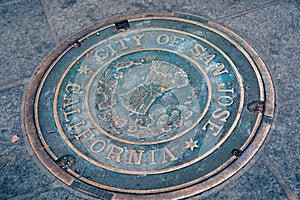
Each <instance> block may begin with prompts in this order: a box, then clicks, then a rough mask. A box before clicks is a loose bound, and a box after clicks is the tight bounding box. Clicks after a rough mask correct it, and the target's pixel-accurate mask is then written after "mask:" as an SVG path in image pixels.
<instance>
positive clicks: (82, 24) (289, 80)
mask: <svg viewBox="0 0 300 200" xmlns="http://www.w3.org/2000/svg"><path fill="white" fill-rule="evenodd" d="M153 11H180V12H187V13H191V14H196V15H200V16H203V17H207V18H209V19H211V20H213V21H216V22H218V23H220V24H222V25H224V26H225V27H227V28H229V29H231V30H232V31H234V32H235V33H237V34H238V35H239V36H241V37H242V38H244V39H245V40H246V41H247V42H248V43H249V44H250V45H251V46H252V47H253V48H254V49H255V50H256V51H257V52H258V53H259V55H260V56H261V58H262V59H263V60H264V62H265V64H266V66H267V68H268V69H269V71H270V74H271V76H272V78H273V82H274V86H275V91H276V115H275V119H274V122H273V126H272V128H271V131H270V133H269V135H268V137H267V140H266V141H265V143H264V145H263V147H262V148H261V149H260V150H259V152H258V154H256V156H255V157H254V159H252V160H251V162H250V163H248V164H247V166H246V167H245V168H244V169H243V170H241V171H240V172H239V173H238V174H236V175H235V176H234V177H232V178H231V179H229V180H227V181H226V182H225V183H223V184H221V185H219V186H217V187H216V188H214V189H212V190H210V191H207V192H205V193H203V194H201V195H198V196H196V197H192V198H191V199H300V134H299V133H300V125H299V124H300V115H299V110H300V89H299V88H300V83H299V82H300V81H299V75H300V66H299V61H298V59H299V55H300V48H299V46H300V2H299V1H298V0H293V1H270V0H262V1H250V0H245V1H234V0H227V1H225V0H214V1H209V0H199V1H198V0H162V1H157V0H127V1H121V0H115V1H112V0H111V1H110V0H102V1H96V0H87V1H76V0H53V1H51V0H0V16H1V17H0V38H1V39H0V49H1V51H0V77H1V79H0V109H1V110H0V111H1V112H0V138H1V139H0V199H55V198H56V199H94V198H93V197H90V196H88V195H86V194H83V193H80V192H78V191H76V190H73V189H72V188H70V187H68V186H66V185H65V184H64V183H62V182H60V181H59V180H58V179H56V178H55V177H54V176H53V175H52V174H51V173H50V172H48V171H47V170H46V169H45V167H44V166H43V165H42V164H41V163H40V161H39V160H38V159H37V158H36V156H35V155H34V153H33V151H32V150H31V149H30V145H29V142H28V139H27V138H26V137H27V136H26V133H25V132H24V127H23V116H22V112H23V103H24V96H25V94H26V90H27V88H28V85H29V83H30V81H31V77H32V76H33V74H34V72H35V70H36V69H37V68H38V67H39V65H40V64H41V63H42V62H43V59H45V58H46V57H47V55H48V54H49V53H50V52H51V51H53V50H54V49H55V47H56V46H57V45H59V44H60V43H62V42H63V41H65V40H66V39H68V38H69V37H71V36H72V35H73V34H75V33H77V32H79V31H80V30H82V29H84V28H86V27H87V26H89V25H92V24H94V23H95V22H98V21H100V20H104V19H107V18H110V17H113V16H118V15H128V14H134V13H141V12H153ZM14 135H18V137H19V138H20V139H19V140H18V141H17V142H12V141H11V139H12V137H13V136H14Z"/></svg>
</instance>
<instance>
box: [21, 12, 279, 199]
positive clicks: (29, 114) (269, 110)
mask: <svg viewBox="0 0 300 200" xmlns="http://www.w3.org/2000/svg"><path fill="white" fill-rule="evenodd" d="M175 15H179V16H178V17H179V18H184V17H193V19H201V20H203V19H204V18H202V17H198V16H195V15H190V14H185V13H180V12H176V13H173V12H168V13H162V12H154V13H142V14H135V15H130V16H123V17H116V18H112V19H109V20H105V21H102V22H100V23H97V24H95V25H93V26H91V27H89V28H87V29H85V30H84V31H81V32H80V33H78V34H76V35H75V36H73V37H71V38H70V39H69V40H67V41H66V42H64V43H62V44H61V45H60V46H59V47H57V48H56V49H55V50H54V51H53V52H52V53H51V54H50V56H48V57H47V58H46V60H44V62H43V63H42V65H41V67H40V68H38V70H37V71H36V73H35V74H34V76H33V77H32V82H31V83H30V86H29V87H28V91H27V95H26V98H25V103H24V123H25V129H26V133H27V136H28V139H29V142H30V145H31V147H32V149H33V150H34V152H35V154H36V155H37V157H38V158H39V160H40V161H41V162H42V163H43V165H44V166H46V168H47V169H48V170H49V171H51V172H52V174H54V175H55V176H56V177H57V178H59V179H60V180H62V181H63V182H65V183H66V184H68V185H71V184H72V183H73V181H74V180H75V179H76V178H74V177H73V176H72V175H70V174H68V173H66V172H65V171H64V170H62V169H61V168H59V167H58V166H57V165H56V164H55V162H54V161H53V160H52V159H49V155H48V153H47V151H46V150H45V148H47V146H42V145H41V143H40V142H39V140H40V139H39V138H38V136H37V134H36V131H37V130H36V126H35V123H34V120H33V118H34V113H33V110H34V108H33V102H34V99H35V95H36V92H37V91H36V89H37V85H39V83H40V81H41V79H42V77H43V76H44V73H45V72H46V70H47V68H48V66H49V65H51V63H52V62H53V61H54V60H56V59H57V57H58V55H60V54H61V53H62V52H63V51H65V50H66V49H68V48H69V47H70V45H71V44H72V43H73V42H74V41H75V39H76V38H79V37H80V36H81V37H80V38H85V37H87V36H88V34H91V32H92V31H94V30H96V28H99V27H101V26H104V25H107V24H111V23H115V22H117V21H121V20H125V19H128V20H133V19H135V18H144V17H147V16H149V17H150V16H151V17H174V16H175ZM207 25H208V26H210V27H212V28H214V29H216V30H218V31H220V33H222V36H223V37H224V38H226V39H227V40H229V41H230V42H231V43H233V44H236V45H237V46H239V48H238V49H239V50H242V52H243V51H245V52H246V53H247V54H248V55H247V56H246V57H247V59H248V60H249V59H250V60H252V61H253V62H254V63H253V64H255V65H256V67H257V68H258V72H259V74H258V75H259V76H260V77H261V78H262V82H263V84H264V90H265V93H264V95H263V96H264V97H265V111H264V114H263V116H261V117H262V118H266V120H262V122H261V124H260V126H259V128H258V130H257V133H256V137H254V136H253V138H251V139H249V141H247V143H248V144H249V143H251V148H247V149H245V152H244V153H243V154H242V156H241V157H239V158H238V159H237V160H236V161H235V162H233V163H231V164H230V165H229V167H227V168H226V169H223V170H222V171H221V172H219V173H218V174H216V175H215V176H213V177H211V178H210V179H208V180H206V181H205V182H200V183H198V184H196V185H193V186H190V187H188V188H184V189H179V190H176V191H172V192H169V193H162V194H151V195H147V198H152V199H153V198H184V197H188V196H192V195H195V194H198V193H201V192H203V191H205V190H208V189H210V188H212V187H214V186H216V185H218V184H220V183H222V182H223V181H225V180H227V179H228V178H230V177H231V176H233V175H234V174H235V173H237V172H238V171H239V170H240V169H241V168H243V167H244V166H245V165H246V163H248V162H249V161H250V160H251V158H252V157H253V156H254V155H255V153H256V152H257V151H258V149H259V148H260V147H261V145H262V144H263V142H264V140H265V138H266V136H267V133H268V131H269V129H270V127H271V121H272V118H273V115H274V109H275V96H274V95H275V94H274V88H273V84H272V79H271V77H270V74H269V72H268V70H267V68H266V66H265V64H264V63H263V61H262V59H261V58H260V57H259V55H258V54H257V52H256V51H255V50H254V49H253V48H252V47H251V46H250V45H249V44H248V43H247V42H246V41H245V40H243V39H242V38H241V37H239V36H238V35H237V34H235V33H233V32H232V31H230V30H228V29H227V28H225V27H223V26H221V25H219V24H217V23H215V22H212V21H210V20H207ZM236 45H235V46H236ZM251 140H252V141H251ZM244 146H247V145H244ZM132 197H134V198H143V199H144V198H145V196H144V195H138V196H136V195H133V194H121V193H115V195H114V197H113V199H129V198H132Z"/></svg>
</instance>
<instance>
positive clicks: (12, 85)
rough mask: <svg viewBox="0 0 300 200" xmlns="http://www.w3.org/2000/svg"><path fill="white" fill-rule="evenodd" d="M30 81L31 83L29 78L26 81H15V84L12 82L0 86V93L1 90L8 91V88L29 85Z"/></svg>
mask: <svg viewBox="0 0 300 200" xmlns="http://www.w3.org/2000/svg"><path fill="white" fill-rule="evenodd" d="M30 81H31V78H26V79H22V80H18V81H15V82H13V83H9V84H6V85H3V86H0V92H1V91H3V90H6V89H9V88H12V87H15V86H18V85H25V84H29V83H30Z"/></svg>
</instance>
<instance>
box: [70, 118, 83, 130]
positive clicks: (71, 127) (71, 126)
mask: <svg viewBox="0 0 300 200" xmlns="http://www.w3.org/2000/svg"><path fill="white" fill-rule="evenodd" d="M84 124H85V121H84V120H81V121H80V122H78V123H76V124H74V125H69V124H68V125H67V127H68V129H69V131H70V130H72V129H73V128H75V127H76V126H81V125H84Z"/></svg>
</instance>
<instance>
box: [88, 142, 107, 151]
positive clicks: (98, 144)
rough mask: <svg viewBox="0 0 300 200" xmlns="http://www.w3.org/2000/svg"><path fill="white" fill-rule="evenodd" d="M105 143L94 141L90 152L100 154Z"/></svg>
mask: <svg viewBox="0 0 300 200" xmlns="http://www.w3.org/2000/svg"><path fill="white" fill-rule="evenodd" d="M105 146H106V142H105V141H104V140H96V141H94V142H93V143H92V144H91V147H90V150H91V151H92V152H93V153H100V152H102V151H103V150H104V149H105Z"/></svg>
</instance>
